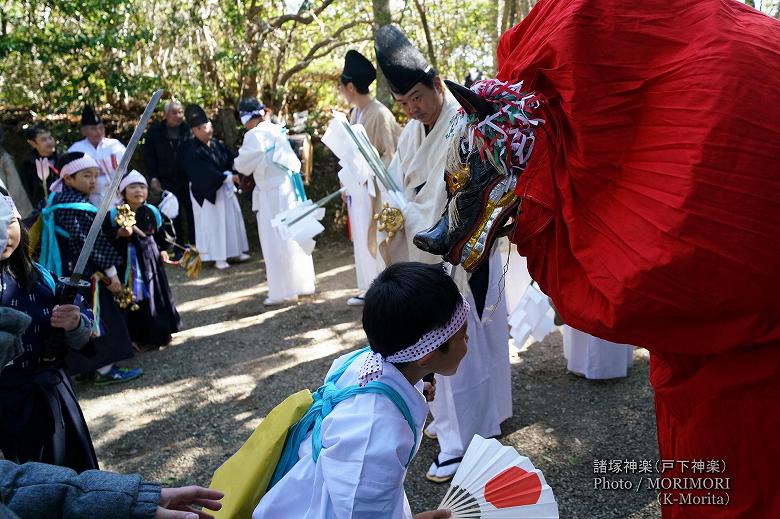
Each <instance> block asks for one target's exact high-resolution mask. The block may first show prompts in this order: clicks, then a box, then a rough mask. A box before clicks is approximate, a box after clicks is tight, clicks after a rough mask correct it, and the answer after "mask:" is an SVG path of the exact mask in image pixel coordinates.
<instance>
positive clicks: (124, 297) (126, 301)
mask: <svg viewBox="0 0 780 519" xmlns="http://www.w3.org/2000/svg"><path fill="white" fill-rule="evenodd" d="M114 301H115V302H116V305H117V306H118V307H119V308H121V309H122V310H124V309H126V308H130V311H131V312H136V311H138V304H137V303H136V301H135V297H133V289H131V288H130V287H122V291H121V292H119V293H118V294H116V295H115V296H114Z"/></svg>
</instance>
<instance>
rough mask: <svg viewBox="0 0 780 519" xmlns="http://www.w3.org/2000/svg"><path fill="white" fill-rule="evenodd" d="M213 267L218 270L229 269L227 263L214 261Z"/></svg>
mask: <svg viewBox="0 0 780 519" xmlns="http://www.w3.org/2000/svg"><path fill="white" fill-rule="evenodd" d="M214 267H215V268H218V269H219V270H225V269H226V268H228V267H230V265H229V264H228V262H227V261H215V262H214Z"/></svg>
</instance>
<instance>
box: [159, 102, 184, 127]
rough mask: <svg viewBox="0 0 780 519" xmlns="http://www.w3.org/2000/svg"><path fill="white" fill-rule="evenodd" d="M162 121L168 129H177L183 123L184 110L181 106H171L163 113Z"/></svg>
mask: <svg viewBox="0 0 780 519" xmlns="http://www.w3.org/2000/svg"><path fill="white" fill-rule="evenodd" d="M163 119H164V120H165V124H167V125H168V126H169V127H170V128H177V127H178V126H179V125H181V123H183V122H184V108H182V107H181V105H171V106H170V107H168V110H167V111H166V112H165V115H164V116H163Z"/></svg>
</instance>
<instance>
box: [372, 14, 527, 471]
mask: <svg viewBox="0 0 780 519" xmlns="http://www.w3.org/2000/svg"><path fill="white" fill-rule="evenodd" d="M374 48H375V50H376V55H377V62H378V64H379V67H380V68H381V69H382V72H383V73H384V75H385V77H386V78H387V80H388V82H389V83H390V89H391V91H392V94H393V97H394V98H395V100H396V101H397V102H398V103H400V105H401V107H402V108H403V110H404V112H405V113H406V115H408V116H409V118H410V121H409V123H408V124H407V125H406V127H405V128H404V129H403V132H401V137H400V138H399V141H398V150H397V152H396V155H395V157H393V161H392V162H391V163H390V166H389V168H388V169H389V172H390V173H391V174H392V175H394V176H395V178H396V179H397V182H398V183H399V185H400V186H401V187H402V189H403V191H404V195H405V198H406V201H407V206H406V208H405V209H404V211H403V214H404V220H405V224H404V230H403V231H402V232H400V233H398V234H397V235H396V236H394V237H393V238H392V240H387V236H386V235H380V236H379V238H378V241H379V242H380V251H383V252H384V259H385V260H386V261H388V262H389V263H396V262H399V261H407V260H410V261H420V262H423V263H440V262H441V261H442V259H441V257H440V256H434V255H432V254H428V253H427V252H423V251H421V250H420V249H418V248H417V247H416V246H415V245H414V243H413V242H412V239H413V238H414V235H415V234H417V233H418V232H420V231H423V230H427V229H429V228H430V227H431V226H432V225H433V224H434V223H436V222H437V221H438V219H439V217H440V216H441V215H442V212H443V211H444V207H445V205H446V202H447V188H446V184H445V180H444V170H445V162H446V160H445V159H446V150H447V142H446V135H447V132H448V131H449V128H450V124H449V123H450V120H451V119H452V117H453V116H454V115H455V113H456V112H457V109H458V107H459V105H458V103H457V102H456V101H455V100H454V99H453V98H452V97H451V96H449V94H447V93H446V90H445V88H444V86H443V84H442V81H441V78H440V77H439V76H438V74H437V73H436V71H435V70H434V69H433V67H432V66H431V65H430V64H429V63H428V62H427V60H426V59H425V58H424V57H423V55H422V54H421V53H420V52H419V51H418V50H417V49H416V48H415V47H414V46H413V45H412V44H411V43H410V42H409V40H408V39H407V38H406V36H405V35H404V34H403V33H402V32H401V31H400V30H399V29H398V28H397V27H395V26H393V25H386V26H384V27H382V28H381V29H380V30H379V31H378V32H377V34H376V38H375V42H374ZM459 270H460V271H459ZM453 272H454V277H456V278H461V279H464V278H465V273H463V272H462V269H460V267H456V268H455V269H454V270H453ZM501 273H502V270H501V260H500V253H499V252H498V251H494V254H493V255H492V256H491V258H490V261H489V262H488V264H487V265H486V266H485V267H484V270H483V271H482V272H481V275H482V276H483V277H482V278H481V279H480V280H479V286H480V287H481V288H480V289H479V293H471V292H472V291H471V290H470V288H471V286H470V285H473V283H471V284H470V283H465V282H460V283H459V287H460V288H461V290H462V291H463V292H464V293H468V297H469V299H468V300H469V302H470V303H471V305H472V309H471V313H470V315H469V321H468V322H469V342H468V347H469V351H468V353H467V355H466V358H465V359H464V362H462V363H461V367H460V369H459V371H458V373H457V374H456V375H455V376H452V377H442V376H438V375H437V377H436V381H437V390H436V394H437V396H436V399H435V400H434V402H433V403H432V405H431V414H432V415H433V420H434V421H433V425H432V426H430V427H429V431H428V432H429V433H430V436H432V437H437V438H438V441H439V448H440V452H439V454H438V456H437V460H436V462H435V463H434V464H433V465H431V467H430V469H429V470H428V473H427V474H426V477H427V478H428V479H430V480H431V481H435V482H444V481H447V480H449V479H451V478H452V476H453V475H454V474H455V471H456V470H457V468H458V466H459V464H460V458H461V457H462V456H463V454H464V453H465V450H466V448H467V447H468V443H469V441H470V440H471V438H472V437H473V436H474V434H482V435H485V436H495V435H498V434H500V432H501V430H500V427H499V425H500V423H501V422H502V421H503V420H505V419H506V418H508V417H509V416H511V415H512V406H511V394H512V393H511V381H510V369H509V328H508V324H507V310H506V303H505V302H504V301H503V300H499V292H500V290H499V280H500V278H501ZM472 278H473V277H472ZM475 299H479V301H475ZM477 303H479V304H477ZM483 305H484V309H483V310H482V311H480V310H479V309H478V307H480V306H483ZM480 314H481V315H480Z"/></svg>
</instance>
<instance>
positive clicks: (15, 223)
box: [0, 218, 22, 260]
mask: <svg viewBox="0 0 780 519" xmlns="http://www.w3.org/2000/svg"><path fill="white" fill-rule="evenodd" d="M21 239H22V229H21V228H20V227H19V220H18V219H17V218H14V219H12V220H11V223H10V224H9V225H8V244H7V245H6V246H5V250H3V255H2V256H0V260H7V259H8V258H10V257H11V254H13V253H14V251H15V250H16V248H17V247H18V246H19V240H21Z"/></svg>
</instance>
